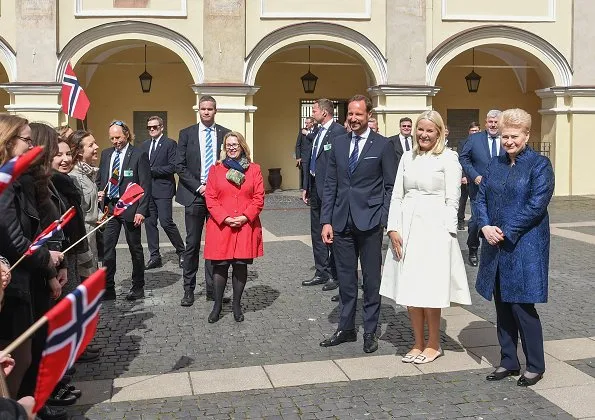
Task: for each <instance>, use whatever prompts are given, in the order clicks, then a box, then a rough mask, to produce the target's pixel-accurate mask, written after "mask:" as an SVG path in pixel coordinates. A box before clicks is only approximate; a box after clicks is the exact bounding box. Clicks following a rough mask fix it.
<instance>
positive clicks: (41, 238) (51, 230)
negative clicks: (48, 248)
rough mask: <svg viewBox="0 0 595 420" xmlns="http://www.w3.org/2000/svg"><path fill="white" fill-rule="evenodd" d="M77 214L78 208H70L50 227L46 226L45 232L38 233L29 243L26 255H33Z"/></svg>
mask: <svg viewBox="0 0 595 420" xmlns="http://www.w3.org/2000/svg"><path fill="white" fill-rule="evenodd" d="M75 214H76V210H75V209H74V207H71V208H69V209H68V210H67V211H66V212H65V213H64V214H63V215H62V216H61V217H60V219H58V220H54V221H53V222H52V223H50V225H49V226H48V227H46V228H45V229H44V230H43V232H41V233H40V234H39V235H37V238H35V240H34V241H33V242H31V245H29V249H27V251H25V255H27V256H31V255H33V254H34V253H35V251H37V250H38V249H39V248H41V247H42V246H43V244H45V243H46V242H47V241H48V240H49V239H50V238H51V237H52V236H54V234H55V233H56V232H58V231H61V230H62V228H64V226H65V225H66V224H67V223H68V222H70V220H72V218H73V217H74V215H75Z"/></svg>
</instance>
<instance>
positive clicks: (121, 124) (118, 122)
mask: <svg viewBox="0 0 595 420" xmlns="http://www.w3.org/2000/svg"><path fill="white" fill-rule="evenodd" d="M112 125H117V126H118V127H126V124H124V121H120V120H116V121H112V123H111V124H110V125H109V126H110V127H111V126H112Z"/></svg>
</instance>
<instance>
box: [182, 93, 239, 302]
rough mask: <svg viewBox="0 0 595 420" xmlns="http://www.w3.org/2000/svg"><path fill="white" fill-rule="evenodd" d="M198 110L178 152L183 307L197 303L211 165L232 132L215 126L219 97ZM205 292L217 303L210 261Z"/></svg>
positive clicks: (202, 102)
mask: <svg viewBox="0 0 595 420" xmlns="http://www.w3.org/2000/svg"><path fill="white" fill-rule="evenodd" d="M198 108H199V109H198V113H199V116H200V122H199V123H198V124H194V125H191V126H190V127H187V128H184V129H183V130H182V131H180V137H179V139H178V150H177V152H176V172H177V173H178V175H179V176H180V182H179V183H178V192H177V193H176V201H177V202H178V203H180V204H181V205H183V206H184V207H185V222H186V250H185V252H184V263H183V277H184V297H183V298H182V301H181V305H182V306H192V304H194V289H195V287H196V272H197V271H198V254H199V252H200V239H201V236H202V229H203V226H204V224H205V220H206V218H207V214H208V211H207V205H206V202H205V198H204V194H205V190H206V185H207V176H208V174H209V169H210V168H211V166H212V165H214V164H215V162H217V160H218V159H219V153H220V151H221V147H222V145H223V136H225V134H227V133H228V132H229V129H227V128H225V127H222V126H220V125H218V124H215V114H216V113H217V103H216V102H215V98H213V97H212V96H203V97H201V98H200V99H199V101H198ZM205 289H206V295H207V300H213V267H212V265H211V264H210V262H209V261H205Z"/></svg>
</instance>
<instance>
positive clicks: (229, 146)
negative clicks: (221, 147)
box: [225, 143, 240, 150]
mask: <svg viewBox="0 0 595 420" xmlns="http://www.w3.org/2000/svg"><path fill="white" fill-rule="evenodd" d="M225 148H226V149H229V150H234V149H239V148H240V145H239V144H238V143H236V144H226V145H225Z"/></svg>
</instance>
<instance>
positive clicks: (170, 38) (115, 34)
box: [56, 20, 204, 84]
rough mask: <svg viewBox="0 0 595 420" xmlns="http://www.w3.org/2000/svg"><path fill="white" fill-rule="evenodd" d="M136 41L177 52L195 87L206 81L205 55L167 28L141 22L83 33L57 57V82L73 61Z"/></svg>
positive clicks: (112, 25) (118, 24)
mask: <svg viewBox="0 0 595 420" xmlns="http://www.w3.org/2000/svg"><path fill="white" fill-rule="evenodd" d="M122 39H134V40H141V41H145V42H150V43H154V44H157V45H162V46H163V47H165V48H167V49H169V50H171V51H173V52H175V53H176V54H177V55H178V56H179V57H180V58H181V59H182V60H183V61H184V63H185V64H186V67H187V68H188V70H189V71H190V74H191V75H192V82H193V83H194V84H197V83H202V82H203V81H204V68H203V60H202V56H201V55H200V53H199V52H198V50H197V49H196V47H195V46H194V44H192V43H191V42H190V41H189V40H188V39H187V38H185V37H184V36H183V35H181V34H179V33H177V32H175V31H172V30H171V29H168V28H166V27H164V26H160V25H156V24H154V23H148V22H139V21H131V20H128V21H122V22H111V23H106V24H104V25H99V26H96V27H94V28H91V29H89V30H87V31H84V32H82V33H80V34H79V35H77V36H75V37H74V38H73V39H71V40H70V41H69V42H68V44H66V46H65V47H64V48H63V49H62V51H61V52H60V54H59V55H58V65H57V69H56V81H57V82H60V81H61V80H62V76H63V75H64V70H65V69H66V64H67V63H68V62H69V61H70V62H71V64H72V66H73V67H74V66H75V65H76V63H77V62H78V61H79V60H80V59H81V57H82V56H83V55H85V54H87V53H88V52H89V51H91V50H93V49H94V48H96V47H98V46H100V45H103V44H106V43H108V42H113V41H118V40H122Z"/></svg>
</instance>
